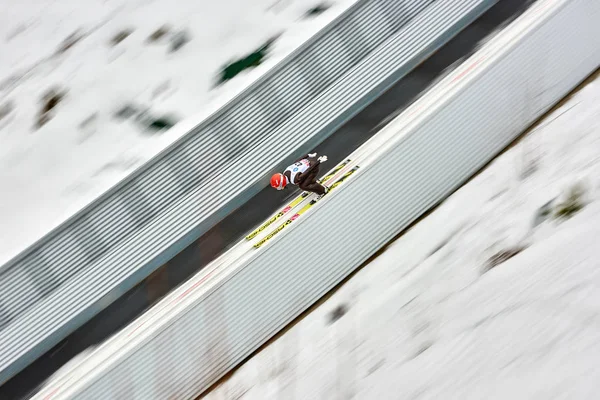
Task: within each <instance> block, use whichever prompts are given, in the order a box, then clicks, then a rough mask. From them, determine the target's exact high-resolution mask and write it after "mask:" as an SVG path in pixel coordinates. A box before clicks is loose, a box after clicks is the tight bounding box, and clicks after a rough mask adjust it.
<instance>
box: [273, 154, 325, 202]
mask: <svg viewBox="0 0 600 400" xmlns="http://www.w3.org/2000/svg"><path fill="white" fill-rule="evenodd" d="M319 164H320V162H319V161H318V160H317V157H309V156H308V154H307V155H306V156H304V157H303V158H301V159H300V160H298V161H296V162H295V163H294V164H292V165H290V166H289V167H287V168H286V170H285V171H283V174H284V175H285V176H286V178H287V179H288V182H290V183H291V184H293V185H298V187H299V188H300V189H302V190H305V191H307V192H313V193H316V194H318V195H322V194H324V193H325V187H324V186H323V185H321V184H320V183H319V182H317V176H318V175H319Z"/></svg>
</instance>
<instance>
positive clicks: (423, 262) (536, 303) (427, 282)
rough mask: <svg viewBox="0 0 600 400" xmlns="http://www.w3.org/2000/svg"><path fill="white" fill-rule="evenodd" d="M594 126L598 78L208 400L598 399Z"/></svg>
mask: <svg viewBox="0 0 600 400" xmlns="http://www.w3.org/2000/svg"><path fill="white" fill-rule="evenodd" d="M599 116H600V80H598V79H597V80H595V81H592V82H591V83H589V84H587V85H586V86H584V87H583V88H582V89H581V90H580V91H578V92H577V94H576V95H574V96H573V97H572V98H570V99H569V100H568V101H567V102H566V103H564V104H563V105H561V106H560V107H559V108H557V109H556V110H554V111H553V112H552V113H551V114H550V115H548V116H547V117H546V118H545V119H544V120H542V122H541V123H540V124H539V125H537V127H536V128H534V129H533V130H532V131H531V132H529V133H528V134H527V136H525V137H524V138H523V140H521V141H520V142H518V143H517V144H516V145H515V146H514V147H512V148H511V149H509V150H508V151H507V152H505V153H504V154H502V155H501V156H500V157H498V158H497V159H496V160H494V161H493V162H492V163H491V164H490V165H489V166H488V167H487V168H486V169H485V170H484V171H483V172H482V173H481V174H479V175H478V176H476V177H475V178H474V179H472V180H471V181H470V182H469V183H467V184H466V185H465V186H463V187H462V188H461V189H460V190H458V191H457V192H456V193H454V194H453V195H452V196H451V197H449V198H448V199H447V200H446V201H445V202H444V203H443V204H442V205H441V206H439V207H438V208H437V209H436V210H434V211H433V212H432V213H431V214H430V215H428V216H427V217H426V218H424V219H423V220H422V221H421V222H419V223H418V224H416V225H415V226H414V227H413V228H411V229H410V230H409V231H408V232H406V233H405V234H404V235H402V236H401V237H400V238H399V239H397V240H396V241H394V242H393V243H392V244H390V245H389V247H387V248H386V249H385V251H384V252H383V253H382V254H381V255H379V256H378V257H377V258H375V259H374V260H373V261H371V262H370V263H369V264H367V265H366V266H365V267H364V268H362V269H361V270H360V271H359V272H357V273H356V275H354V276H353V277H352V278H351V279H350V280H349V281H348V282H346V283H345V284H344V285H343V286H342V287H341V288H340V289H339V290H337V291H336V292H335V293H334V294H333V295H331V296H330V297H329V298H328V299H326V300H325V301H324V302H323V303H322V304H321V305H319V306H318V307H317V308H316V309H314V310H313V311H312V312H310V313H309V314H308V315H306V316H305V317H304V318H303V319H301V320H300V321H299V322H298V323H297V324H295V325H294V326H292V327H291V328H289V329H288V330H287V331H286V332H285V333H284V334H283V335H281V336H280V337H279V338H277V339H276V340H274V341H273V342H272V343H271V344H270V345H268V346H267V347H265V348H264V349H263V350H262V351H260V352H259V353H257V354H256V355H255V356H254V357H252V358H251V359H250V360H248V361H247V362H246V363H245V364H243V365H242V366H241V367H240V368H239V369H238V370H237V371H236V372H234V373H233V374H232V375H231V376H230V377H229V378H227V379H226V380H224V381H223V382H221V383H220V384H219V385H218V386H217V387H216V388H215V389H214V390H213V391H212V392H210V393H208V394H207V395H206V396H205V399H207V400H218V399H229V398H236V399H242V400H250V399H282V398H286V399H287V398H289V399H349V398H357V399H392V398H394V399H441V398H443V399H461V400H466V399H484V398H485V399H507V398H514V399H554V398H556V399H574V398H577V399H583V398H595V397H596V396H595V392H596V391H595V389H596V388H597V382H598V379H600V364H598V360H599V359H600V268H599V267H600V247H599V246H598V243H599V239H598V238H599V237H600V202H599V201H598V199H599V192H598V190H599V188H600V118H599ZM577 185H579V186H580V187H582V188H584V189H585V194H584V196H582V201H583V203H584V204H585V206H584V208H583V209H582V210H581V211H579V212H578V213H576V214H574V215H573V216H571V217H570V218H567V219H558V218H555V217H554V216H553V215H552V214H553V212H552V211H551V215H550V216H549V217H543V216H542V213H540V209H543V208H544V205H546V204H547V203H549V202H551V203H550V206H549V207H548V209H550V210H554V211H555V210H557V209H558V208H559V204H560V203H561V202H563V201H564V199H565V197H566V195H565V194H566V193H568V192H569V190H570V189H571V188H572V187H574V186H577ZM506 250H515V252H518V251H519V250H520V252H518V254H516V255H515V256H514V257H512V258H510V259H508V260H507V261H505V262H503V263H500V264H498V265H496V266H495V267H493V268H491V269H490V268H489V267H488V266H489V264H488V261H489V260H490V259H491V258H492V257H493V256H494V255H497V254H499V253H500V252H502V251H506ZM336 310H337V311H339V310H341V312H336ZM344 311H345V313H344ZM334 314H338V316H340V317H339V319H337V320H335V321H334V322H332V316H333V315H334Z"/></svg>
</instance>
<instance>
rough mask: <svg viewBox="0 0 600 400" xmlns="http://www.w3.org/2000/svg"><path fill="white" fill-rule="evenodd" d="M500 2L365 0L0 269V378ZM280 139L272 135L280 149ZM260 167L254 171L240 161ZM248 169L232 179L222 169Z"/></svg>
mask: <svg viewBox="0 0 600 400" xmlns="http://www.w3.org/2000/svg"><path fill="white" fill-rule="evenodd" d="M496 2H497V0H410V1H408V0H406V1H404V0H403V1H399V0H357V1H356V3H355V4H353V5H352V6H351V7H350V8H349V9H348V10H347V11H346V12H344V13H343V14H342V15H340V16H339V17H338V19H336V20H335V21H333V22H332V23H331V24H330V25H328V26H327V27H326V28H325V29H323V31H322V32H319V34H317V36H316V37H314V38H312V39H311V40H309V42H307V43H306V44H305V45H303V46H302V47H301V48H300V49H298V50H297V51H296V52H294V53H293V54H292V55H291V56H290V57H289V58H287V59H285V60H283V61H282V62H281V63H279V64H277V65H276V66H274V67H273V69H272V71H270V72H269V73H268V74H266V75H265V76H263V77H262V78H260V79H259V80H258V81H257V82H255V83H254V84H253V85H251V86H250V87H248V88H247V89H246V90H245V91H244V92H242V93H241V94H240V95H239V96H238V97H236V98H234V99H233V100H231V101H230V102H229V103H228V104H226V105H225V106H224V107H223V108H222V109H219V110H218V111H216V112H215V113H214V114H212V115H210V116H209V117H208V118H207V119H206V120H204V121H203V122H201V123H198V121H190V122H189V123H187V124H186V123H182V124H181V125H179V126H176V127H175V128H173V129H180V130H182V132H187V133H186V134H184V135H183V136H182V138H181V139H180V140H178V141H177V142H175V143H173V144H172V145H171V146H170V147H169V148H167V149H165V150H164V151H163V152H162V153H160V154H159V155H157V156H156V157H155V158H153V159H152V160H150V161H149V162H148V163H146V164H145V165H144V166H142V167H141V168H140V169H138V170H136V171H135V172H134V173H133V174H132V175H131V176H129V177H127V178H126V179H125V180H124V181H122V182H121V183H119V184H118V185H117V186H116V187H115V188H113V189H111V190H110V191H109V192H107V193H105V194H104V195H103V196H101V197H100V198H99V199H98V200H97V201H96V202H95V203H94V204H91V205H90V206H89V207H86V208H85V209H84V210H82V211H81V212H80V213H78V214H77V215H76V216H74V217H73V218H72V219H71V220H69V221H67V222H65V223H64V224H63V225H61V226H59V227H58V228H57V229H55V230H54V231H53V232H51V233H49V234H48V235H47V236H46V237H44V238H42V239H41V240H40V241H39V242H37V243H35V244H34V245H32V246H31V247H30V248H29V249H27V250H26V251H25V252H23V254H20V255H19V256H17V257H16V258H15V259H14V260H11V261H10V262H9V263H8V264H5V265H2V266H0V289H2V290H0V383H4V382H6V381H7V380H9V379H10V378H11V377H13V376H14V375H15V374H17V373H18V372H19V371H21V370H22V369H23V368H25V367H26V366H27V365H29V364H30V363H32V362H33V361H34V360H35V359H37V358H38V357H39V356H41V355H42V354H44V353H46V352H47V351H49V350H50V349H51V348H52V347H53V346H55V345H57V344H58V343H60V341H61V340H63V339H65V338H66V337H68V336H69V334H71V333H72V332H73V331H75V330H76V329H77V328H79V327H80V326H82V325H83V324H85V323H86V322H88V321H89V320H90V319H92V318H93V317H94V316H95V315H96V314H98V313H99V312H100V311H102V310H103V309H105V308H106V307H107V306H108V305H110V304H112V303H113V302H114V301H115V300H116V299H118V298H120V297H121V296H123V295H124V294H125V293H127V292H128V291H129V290H130V289H132V288H133V287H134V286H135V285H137V284H138V283H139V282H141V281H143V280H144V279H145V278H147V277H148V276H149V275H150V274H151V273H152V272H153V271H155V270H156V269H157V268H159V267H160V266H161V265H163V264H164V263H166V262H167V261H169V260H170V259H171V258H172V257H173V256H174V255H176V254H178V253H179V252H181V250H182V249H184V248H186V247H187V246H188V245H190V244H191V243H193V242H194V241H195V240H196V239H197V238H198V237H200V236H201V235H202V234H204V233H206V232H207V231H209V230H210V229H211V228H212V227H213V226H215V225H216V224H217V223H218V222H220V221H221V220H222V219H223V218H224V217H225V216H227V215H228V214H230V213H231V212H232V211H234V210H235V209H237V208H238V207H239V206H241V205H242V204H244V203H245V202H246V201H248V199H249V198H251V197H252V196H254V195H255V194H256V193H257V192H259V191H260V190H261V189H263V188H264V187H265V186H266V184H267V180H268V176H269V175H270V173H272V172H274V171H275V170H277V169H279V168H281V167H282V166H283V165H285V164H287V163H288V162H289V161H290V160H291V159H293V158H295V157H297V156H298V155H299V154H301V153H306V152H307V150H309V149H311V148H313V147H314V146H316V145H317V144H319V143H320V142H322V141H323V140H325V139H326V138H327V137H328V136H329V135H331V134H332V133H333V132H334V131H335V130H336V129H337V128H338V127H339V126H341V125H342V124H343V123H344V122H346V121H348V120H349V119H350V118H351V117H352V116H354V115H356V114H357V113H358V112H359V111H360V110H361V109H362V108H364V107H365V106H366V105H367V104H369V103H371V102H372V101H373V100H375V99H376V98H377V97H378V96H379V95H380V94H382V93H383V92H384V91H385V90H387V89H388V88H390V87H391V86H392V85H393V84H394V83H395V82H397V81H398V80H400V79H401V78H402V77H403V76H405V75H406V74H408V73H409V72H410V71H411V70H412V69H413V68H414V67H415V66H417V65H418V64H419V63H421V62H423V61H424V60H425V59H426V58H427V57H428V56H429V55H430V54H432V53H433V52H435V51H436V50H437V49H438V48H439V47H441V46H442V45H443V44H445V43H446V42H447V41H449V40H450V39H451V38H452V37H453V36H454V35H456V34H457V33H458V32H460V31H461V30H462V29H463V28H464V27H465V26H467V25H469V24H470V22H472V21H473V20H475V19H476V18H477V17H478V16H480V15H481V14H482V13H484V12H485V11H486V10H487V9H488V8H489V7H491V6H492V5H493V4H495V3H496ZM273 143H276V144H277V145H275V146H274V145H272V144H273ZM248 163H251V164H252V165H253V167H254V168H253V170H252V171H248V170H247V168H245V166H246V165H247V164H248ZM232 170H237V171H240V174H241V175H240V176H238V179H237V181H236V184H235V185H231V184H229V183H228V182H224V181H223V180H222V179H221V178H220V177H221V176H224V175H226V174H229V173H230V171H232Z"/></svg>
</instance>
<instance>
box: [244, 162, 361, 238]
mask: <svg viewBox="0 0 600 400" xmlns="http://www.w3.org/2000/svg"><path fill="white" fill-rule="evenodd" d="M349 162H350V160H349V159H348V160H346V161H345V162H343V163H341V164H340V165H338V166H337V167H336V168H334V169H333V171H332V172H331V173H330V174H328V175H327V176H325V177H324V178H323V180H322V182H321V183H323V184H325V183H326V182H327V181H329V180H330V179H331V178H332V177H333V176H335V175H336V173H337V172H339V171H340V170H341V169H343V168H344V167H345V166H346V165H348V163H349ZM358 168H359V167H358V165H357V166H355V167H353V168H352V169H351V170H349V171H348V172H346V173H345V174H344V175H342V176H341V177H340V178H339V179H338V180H336V181H335V182H334V183H333V184H332V185H330V186H329V191H328V192H327V193H328V194H329V193H330V192H331V191H332V190H334V189H335V188H336V187H338V186H339V185H341V184H342V183H343V182H344V181H345V180H346V179H347V178H348V177H349V176H350V175H352V174H353V173H354V172H356V171H357V170H358ZM325 186H327V185H325ZM309 194H310V193H307V192H303V193H302V194H301V195H300V196H298V198H296V199H294V201H292V202H291V203H290V204H289V205H288V206H286V207H285V208H284V209H283V210H281V211H280V212H279V213H278V214H276V215H275V216H274V217H272V218H271V219H269V220H268V221H267V222H265V223H264V224H263V225H261V226H260V227H259V228H257V229H256V230H255V231H254V232H252V233H251V234H250V235H248V236H246V239H248V240H250V239H252V238H254V237H255V236H256V235H257V234H258V233H260V232H261V231H263V230H264V229H265V228H267V227H268V226H269V225H271V224H272V223H273V222H275V221H276V220H277V219H279V218H281V217H282V216H284V215H285V214H286V213H288V212H289V211H290V210H292V209H293V208H294V207H296V206H297V205H298V204H300V203H301V202H302V200H303V199H304V198H306V196H308V195H309ZM323 196H325V195H323ZM323 196H319V197H316V198H314V199H312V200H311V201H310V202H309V203H308V204H306V205H305V206H304V207H302V208H301V209H300V210H298V211H297V212H296V213H295V214H294V215H292V216H291V217H290V218H289V219H288V220H287V221H285V222H284V223H283V224H281V225H279V226H278V227H277V228H276V229H275V230H274V231H273V232H271V233H269V234H268V235H267V236H265V237H264V238H262V239H261V240H259V241H258V242H257V243H256V244H255V245H254V248H257V249H258V248H260V247H261V246H262V245H263V244H265V243H266V242H267V241H269V240H270V239H272V238H273V237H274V236H275V235H277V234H278V233H279V232H281V231H282V230H283V229H284V228H285V227H286V226H288V225H290V224H291V223H292V222H294V221H295V220H296V219H298V218H299V217H300V216H301V215H302V214H304V213H305V212H306V211H308V210H309V209H310V208H311V207H312V206H314V205H315V204H316V203H317V201H319V200H320V199H321V198H323Z"/></svg>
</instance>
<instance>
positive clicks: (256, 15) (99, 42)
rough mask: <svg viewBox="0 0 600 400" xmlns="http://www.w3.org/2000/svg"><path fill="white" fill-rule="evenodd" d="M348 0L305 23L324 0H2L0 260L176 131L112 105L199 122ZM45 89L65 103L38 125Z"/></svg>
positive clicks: (112, 181) (104, 187) (111, 182)
mask: <svg viewBox="0 0 600 400" xmlns="http://www.w3.org/2000/svg"><path fill="white" fill-rule="evenodd" d="M355 1H356V0H335V1H327V3H326V4H328V5H331V7H330V8H329V9H328V10H327V11H325V12H324V13H322V14H320V15H318V16H315V17H310V18H307V17H306V16H305V14H306V12H307V10H309V9H311V8H312V7H314V6H316V5H318V4H321V3H323V2H322V1H319V0H252V1H247V0H220V1H208V0H204V1H192V0H180V1H177V2H176V6H174V4H175V3H174V2H173V1H170V0H111V1H106V0H21V1H14V0H0V10H2V12H0V165H1V166H2V168H0V188H2V195H1V196H0V221H1V222H0V265H1V264H3V263H5V262H6V261H8V260H9V259H10V258H12V257H13V256H15V255H16V254H17V253H18V252H20V251H21V250H23V249H24V248H26V247H27V246H28V245H30V244H31V243H32V242H33V241H35V240H36V239H38V238H39V237H40V236H42V235H43V234H45V233H47V232H48V231H49V230H50V229H52V228H53V227H55V226H57V225H58V224H59V223H61V222H62V221H64V220H65V219H66V218H68V217H69V216H71V215H72V214H74V213H75V212H76V211H77V210H79V209H81V208H82V207H83V206H85V205H86V204H88V203H89V202H90V201H92V200H93V199H94V198H96V197H97V196H98V195H99V194H101V193H102V192H104V191H106V190H107V189H108V188H110V187H111V186H113V185H114V184H115V183H117V182H118V181H119V180H121V179H122V178H123V177H125V176H126V175H127V174H128V173H129V172H131V171H132V170H133V169H134V168H136V167H138V166H139V165H141V164H142V163H143V162H145V161H146V160H148V159H149V158H151V157H152V156H153V155H154V154H156V153H157V152H158V151H160V149H162V148H164V146H166V145H167V144H168V143H171V142H172V141H173V140H175V139H176V138H177V137H178V136H179V135H181V134H182V133H183V132H181V130H180V129H174V130H172V131H169V132H167V133H165V134H152V133H150V132H148V131H144V130H143V129H141V127H140V126H138V125H137V124H136V123H135V122H134V121H132V120H127V121H121V120H119V119H117V118H115V112H116V111H117V110H118V109H119V108H120V107H122V106H124V105H125V104H127V103H131V102H133V103H135V104H137V105H139V106H141V107H147V108H149V109H150V111H151V112H152V113H156V114H159V115H160V114H163V113H164V114H171V115H173V116H174V117H176V119H177V120H182V119H186V118H187V120H190V119H193V120H199V119H201V118H202V117H203V116H206V115H207V114H209V113H210V112H211V111H213V110H215V109H216V108H218V107H219V106H220V105H222V104H223V103H224V102H225V101H226V100H227V99H229V98H231V97H232V96H234V95H235V94H236V93H237V92H239V91H240V90H241V89H242V88H243V87H245V86H247V84H249V83H250V82H251V81H253V80H255V79H256V78H257V77H258V76H259V75H260V74H262V73H263V72H264V71H265V70H266V69H268V68H270V67H271V66H272V65H273V64H275V63H276V62H277V61H279V60H281V59H282V58H283V57H284V56H285V55H287V54H289V53H290V52H291V51H292V50H293V49H294V48H296V47H297V46H298V45H299V44H300V43H302V42H303V41H305V40H306V39H308V38H309V37H310V36H312V35H313V34H314V33H315V32H316V31H318V29H320V28H322V27H323V26H325V25H326V24H327V23H328V22H329V21H330V20H331V19H332V18H334V17H335V16H337V15H339V13H340V12H342V11H343V10H344V9H345V8H347V7H348V5H350V4H352V3H354V2H355ZM165 25H166V26H168V27H169V33H168V34H166V35H165V36H163V37H162V38H160V39H158V40H157V41H156V42H149V41H148V38H149V37H150V35H152V34H153V33H154V32H155V31H157V30H158V29H159V28H161V27H162V26H165ZM182 33H183V34H184V35H185V36H187V37H188V38H189V42H187V43H186V44H185V45H184V46H183V47H181V48H180V49H179V50H177V51H175V52H171V51H170V46H171V44H172V43H173V38H176V37H177V36H178V35H179V37H181V35H180V34H182ZM281 33H283V35H282V36H281V37H279V39H278V40H277V41H276V42H275V44H274V47H273V49H272V52H271V53H270V55H269V58H268V59H267V60H266V62H265V63H264V64H262V65H261V66H260V67H258V68H256V69H254V70H252V71H251V72H247V73H243V74H242V75H239V76H238V77H236V78H235V79H234V80H232V81H230V82H228V83H226V84H225V85H223V86H221V87H218V88H214V82H215V78H216V76H217V74H218V73H219V71H220V69H221V68H222V67H223V66H224V65H225V64H227V63H228V62H231V61H233V60H234V59H236V58H238V57H241V56H244V55H246V54H247V53H249V52H251V51H253V50H255V49H256V48H258V47H259V46H261V45H262V44H263V43H264V42H265V41H266V40H267V39H269V38H271V37H273V36H274V35H277V34H281ZM127 35H128V36H127ZM121 39H122V40H121ZM119 40H121V41H119ZM117 42H118V43H117ZM53 88H58V92H63V91H64V93H65V96H64V97H63V100H62V101H61V102H60V103H58V105H57V106H56V108H55V109H54V110H53V113H52V114H53V118H52V119H51V120H50V121H49V122H47V123H45V124H44V125H43V126H41V127H40V128H37V127H36V124H37V121H38V115H39V113H40V109H41V107H42V104H41V103H42V97H43V96H44V94H45V93H46V92H47V91H48V90H50V89H53Z"/></svg>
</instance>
